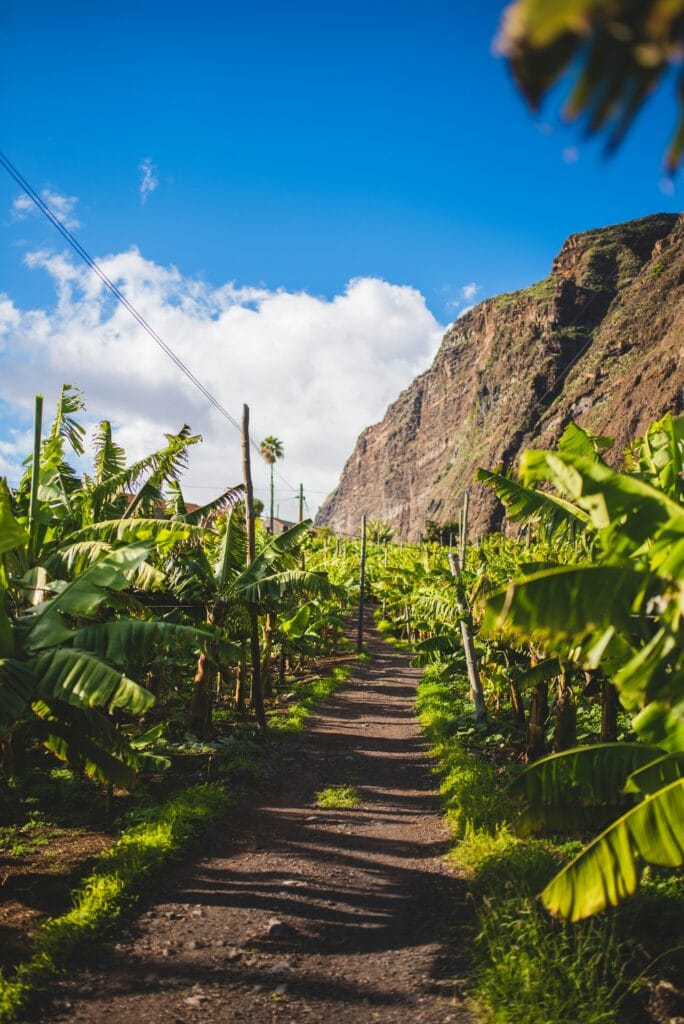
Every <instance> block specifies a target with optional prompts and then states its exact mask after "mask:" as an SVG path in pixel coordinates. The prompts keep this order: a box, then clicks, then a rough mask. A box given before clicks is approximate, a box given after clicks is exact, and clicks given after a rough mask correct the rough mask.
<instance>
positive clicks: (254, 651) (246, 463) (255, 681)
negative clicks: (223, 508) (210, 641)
mask: <svg viewBox="0 0 684 1024" xmlns="http://www.w3.org/2000/svg"><path fill="white" fill-rule="evenodd" d="M242 476H243V480H244V484H245V531H246V533H247V564H248V565H251V564H252V562H253V561H254V558H255V556H256V540H255V534H254V489H253V487H252V468H251V463H250V455H249V406H248V405H243V406H242ZM249 618H250V624H251V630H250V641H249V642H250V651H251V655H252V706H253V707H254V713H255V715H256V720H257V723H258V726H259V728H260V729H261V731H262V732H265V731H266V712H265V710H264V695H263V693H262V690H261V647H260V645H259V614H258V611H257V609H256V608H255V606H254V605H250V606H249Z"/></svg>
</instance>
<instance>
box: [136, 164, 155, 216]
mask: <svg viewBox="0 0 684 1024" xmlns="http://www.w3.org/2000/svg"><path fill="white" fill-rule="evenodd" d="M138 170H139V171H141V173H142V177H141V179H140V202H141V203H142V204H143V206H144V205H145V203H146V202H147V197H148V196H149V195H151V194H152V193H153V192H154V190H155V189H156V188H157V186H158V184H159V178H158V177H157V168H156V167H155V166H154V164H153V163H152V161H151V160H150V158H149V157H148V156H146V157H145V158H144V159H143V160H141V161H140V163H139V164H138Z"/></svg>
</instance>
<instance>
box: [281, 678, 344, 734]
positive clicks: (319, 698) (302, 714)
mask: <svg viewBox="0 0 684 1024" xmlns="http://www.w3.org/2000/svg"><path fill="white" fill-rule="evenodd" d="M350 673H351V669H349V668H343V667H340V666H336V667H335V668H333V669H332V671H331V673H330V675H329V676H322V677H320V678H315V679H311V680H309V682H308V683H304V684H303V685H302V686H300V687H299V688H298V689H297V694H296V700H295V701H293V702H292V703H290V704H288V706H287V709H286V710H285V712H284V713H283V712H282V711H279V710H276V711H271V712H270V713H269V716H268V728H269V732H273V733H285V734H287V733H297V732H301V731H302V730H303V729H304V728H305V726H306V723H307V720H308V719H309V718H311V716H312V715H313V714H314V713H315V711H316V709H317V708H318V706H319V705H320V704H322V703H323V701H324V700H326V699H327V698H328V697H329V696H330V695H331V694H332V693H334V692H335V690H337V689H339V687H340V686H342V684H343V683H344V682H345V681H346V680H347V679H348V678H349V675H350Z"/></svg>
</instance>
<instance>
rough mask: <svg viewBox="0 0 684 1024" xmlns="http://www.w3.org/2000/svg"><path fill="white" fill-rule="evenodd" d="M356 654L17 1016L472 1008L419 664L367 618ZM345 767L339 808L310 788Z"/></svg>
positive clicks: (458, 1015)
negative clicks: (246, 781) (103, 936)
mask: <svg viewBox="0 0 684 1024" xmlns="http://www.w3.org/2000/svg"><path fill="white" fill-rule="evenodd" d="M368 626H369V632H368V636H369V643H368V647H369V650H370V652H371V654H372V660H371V661H369V662H368V663H366V664H364V665H362V666H359V667H358V669H357V670H356V674H355V677H354V678H353V679H350V680H349V681H348V682H347V683H346V684H345V685H344V686H343V687H342V688H341V689H340V690H338V691H337V692H336V693H335V694H334V695H333V696H332V697H331V698H330V699H329V700H328V701H327V702H326V704H325V707H324V708H323V710H322V712H321V714H320V715H319V716H318V717H317V718H316V719H315V721H314V723H313V726H312V728H310V729H309V730H308V731H307V732H306V734H304V735H303V736H302V737H301V739H297V740H295V741H294V742H287V743H284V744H283V745H282V746H281V747H280V748H279V750H278V751H276V752H275V755H274V757H273V759H272V760H271V761H270V768H269V770H268V772H267V776H266V779H265V780H264V781H262V782H261V783H260V784H259V786H258V788H256V789H255V790H252V793H251V796H250V798H249V799H250V800H251V801H252V805H251V806H247V801H244V803H243V805H242V806H241V807H240V808H239V809H236V810H235V811H234V812H232V813H231V814H230V815H229V817H228V819H227V820H226V822H225V824H223V825H222V826H221V827H220V828H219V829H216V830H214V832H213V833H212V834H211V835H210V836H209V837H208V838H207V840H206V852H205V855H204V856H203V857H202V859H200V860H197V861H194V862H193V863H187V862H186V863H185V864H183V865H180V866H179V867H176V868H175V869H173V870H172V871H171V872H169V873H168V874H167V876H166V877H165V878H164V880H163V882H162V883H161V885H162V888H160V889H158V891H157V893H156V902H154V903H152V902H148V903H147V905H146V909H143V911H142V912H141V914H140V916H139V917H138V918H137V919H136V920H135V922H134V923H132V924H131V925H129V927H128V929H127V931H125V932H123V933H122V934H121V935H120V936H119V939H118V941H116V942H115V944H114V945H113V946H111V947H106V948H105V947H102V948H99V949H96V950H94V951H93V953H92V956H91V957H90V958H89V959H88V960H86V961H85V962H84V964H83V965H82V966H81V968H80V969H78V970H76V971H75V972H74V973H72V974H71V975H70V977H69V978H68V979H63V980H60V981H59V982H58V983H57V984H55V986H54V987H53V990H52V993H51V1003H50V1005H49V1006H45V1005H43V1007H42V1008H41V1009H40V1011H39V1012H37V1013H36V1014H34V1016H33V1017H32V1020H38V1019H39V1020H41V1021H48V1020H50V1021H54V1022H60V1024H61V1022H66V1021H69V1022H70V1024H75V1022H82V1024H104V1022H107V1024H112V1022H115V1024H134V1022H135V1024H140V1022H141V1021H145V1022H149V1024H162V1022H163V1024H169V1022H170V1024H200V1022H201V1024H211V1022H221V1024H224V1022H225V1024H227V1022H238V1021H240V1022H241V1021H248V1020H249V1021H252V1022H255V1024H271V1022H283V1024H285V1022H295V1021H296V1022H307V1021H312V1022H314V1021H315V1022H317V1024H318V1022H324V1024H327V1022H331V1024H332V1022H335V1024H351V1022H354V1024H358V1022H366V1021H367V1022H379V1024H400V1022H401V1024H412V1022H416V1024H447V1022H454V1024H456V1022H458V1024H466V1022H472V1017H471V1016H470V1015H469V1013H468V1012H467V1010H466V1009H465V1008H464V1005H463V1003H462V1000H461V998H460V991H461V986H462V982H463V973H464V970H465V969H466V967H465V958H464V956H463V954H462V952H460V950H459V947H461V948H462V943H463V941H464V939H463V924H464V922H465V921H466V919H467V917H468V909H467V905H466V902H465V884H464V883H463V881H462V880H460V879H459V878H458V877H457V876H456V875H455V874H454V873H453V872H451V871H450V870H449V868H448V867H447V865H446V863H445V861H444V860H443V854H444V852H445V850H446V848H447V833H446V830H445V827H444V824H443V821H442V819H441V814H440V809H439V802H438V800H437V797H436V795H435V792H434V779H433V776H432V774H431V772H430V768H429V763H428V760H427V757H426V750H425V744H424V741H423V739H422V737H421V735H420V731H419V727H418V725H417V722H416V720H415V717H414V714H413V702H414V697H415V687H416V684H417V682H418V680H419V678H420V671H419V670H418V669H414V668H411V667H410V665H409V656H408V655H406V654H404V653H403V652H400V651H397V650H395V649H394V648H392V647H390V646H389V645H387V644H385V643H383V641H382V640H381V639H380V637H379V636H378V634H377V633H376V632H375V630H374V629H372V628H370V627H371V621H370V618H369V619H368ZM342 784H352V785H354V786H356V787H357V788H358V789H359V791H360V793H361V797H362V804H361V805H360V806H359V807H357V808H355V809H353V810H344V811H335V810H321V809H317V808H316V807H315V803H314V801H315V794H316V793H317V792H319V791H320V790H321V789H324V788H326V787H328V786H337V785H342Z"/></svg>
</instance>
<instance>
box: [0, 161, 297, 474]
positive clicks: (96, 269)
mask: <svg viewBox="0 0 684 1024" xmlns="http://www.w3.org/2000/svg"><path fill="white" fill-rule="evenodd" d="M0 164H1V165H2V166H3V167H4V168H5V170H6V171H7V173H8V174H9V175H10V177H12V178H13V179H14V180H15V181H16V183H17V185H19V187H20V188H21V189H22V190H23V191H24V192H25V193H26V195H27V196H28V197H29V199H31V201H32V202H33V203H34V204H35V205H36V207H37V208H38V209H39V210H40V212H41V213H42V214H43V215H44V216H45V217H47V219H48V220H49V221H50V223H51V224H52V225H53V227H55V228H57V230H58V231H59V233H60V235H62V237H63V238H64V239H65V241H66V242H67V243H68V244H69V245H70V246H71V248H72V249H73V250H74V252H75V253H76V254H77V255H78V256H80V257H81V259H82V260H83V262H84V263H85V264H86V265H87V266H88V267H89V268H90V269H91V270H92V271H93V273H94V274H95V275H96V276H97V277H98V278H99V279H100V281H101V282H102V284H103V285H104V286H105V288H106V289H107V290H108V291H109V292H111V294H112V295H113V296H114V298H115V299H116V300H117V301H118V302H120V303H121V305H122V306H123V307H124V309H126V310H127V311H128V312H129V313H130V315H131V316H132V317H133V319H134V320H135V321H136V323H137V324H139V326H140V327H142V329H143V330H144V331H145V332H146V333H147V334H148V335H149V336H150V338H152V340H153V341H154V343H155V344H156V345H158V346H159V348H160V349H161V350H162V351H163V352H164V353H165V354H166V355H167V356H168V357H169V359H170V360H171V361H172V362H173V363H175V365H176V366H177V367H178V369H179V370H180V371H181V373H182V374H184V376H185V377H187V379H188V380H189V381H190V383H191V384H193V385H194V386H195V387H196V388H197V390H198V391H199V392H201V394H202V395H203V396H204V397H205V398H206V400H207V401H208V402H210V403H211V405H213V406H214V408H215V409H216V410H217V411H218V412H219V413H220V414H221V415H222V416H223V417H225V419H227V420H228V422H229V423H230V424H231V426H233V427H235V429H236V430H237V431H238V432H239V433H240V434H241V433H242V426H241V424H240V423H238V421H237V420H236V419H235V417H234V416H231V414H230V413H229V412H228V410H227V409H226V408H225V406H223V405H222V404H221V402H219V400H218V399H217V398H215V397H214V395H212V393H211V391H209V389H208V388H207V387H205V385H204V384H203V383H202V381H201V380H199V378H198V377H196V376H195V374H194V373H193V372H192V370H191V369H190V367H189V366H187V365H186V363H184V362H183V360H182V359H181V357H180V356H179V355H177V353H176V352H174V350H173V349H172V348H171V346H170V345H169V344H167V342H165V341H164V339H163V338H162V337H161V335H159V334H158V333H157V332H156V331H155V329H154V328H153V327H152V326H151V325H150V324H149V323H148V322H147V320H146V319H145V317H144V316H143V315H142V314H141V313H139V312H138V310H137V309H136V308H135V306H134V305H133V303H132V302H130V301H129V300H128V299H127V298H126V295H125V294H124V293H123V292H122V291H121V289H120V288H119V287H118V286H117V285H115V284H114V282H113V281H112V280H111V279H110V278H109V277H108V276H107V274H105V272H104V270H103V269H102V267H100V266H99V265H98V264H97V263H96V262H95V260H94V259H93V258H92V256H90V255H89V253H88V252H86V250H85V249H84V248H83V246H82V245H81V243H80V242H79V241H78V239H77V238H75V237H74V235H72V233H71V232H70V231H69V229H68V228H67V227H66V226H65V225H64V224H63V223H62V221H61V220H60V219H59V217H57V216H56V215H55V214H54V213H53V212H52V210H51V209H50V207H49V206H48V205H47V203H46V202H45V201H44V200H43V199H42V198H41V196H40V195H39V194H38V193H37V192H36V190H35V189H34V188H33V186H32V185H31V184H30V183H29V182H28V181H27V180H26V178H24V176H23V175H22V174H21V172H20V171H19V170H18V169H17V168H16V167H15V166H14V164H13V163H12V161H11V160H10V159H9V157H7V156H5V154H4V153H3V152H2V151H0ZM250 445H251V447H252V448H253V449H254V451H255V452H259V453H260V449H259V446H258V444H257V443H256V442H255V441H253V440H252V439H251V438H250ZM275 472H276V474H277V475H278V476H279V477H280V479H281V480H282V481H283V483H284V484H286V485H287V486H288V487H289V488H290V490H295V488H294V487H293V485H292V484H291V483H289V481H287V480H286V479H285V477H283V476H282V475H281V474H280V473H279V472H278V470H277V469H276V470H275Z"/></svg>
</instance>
